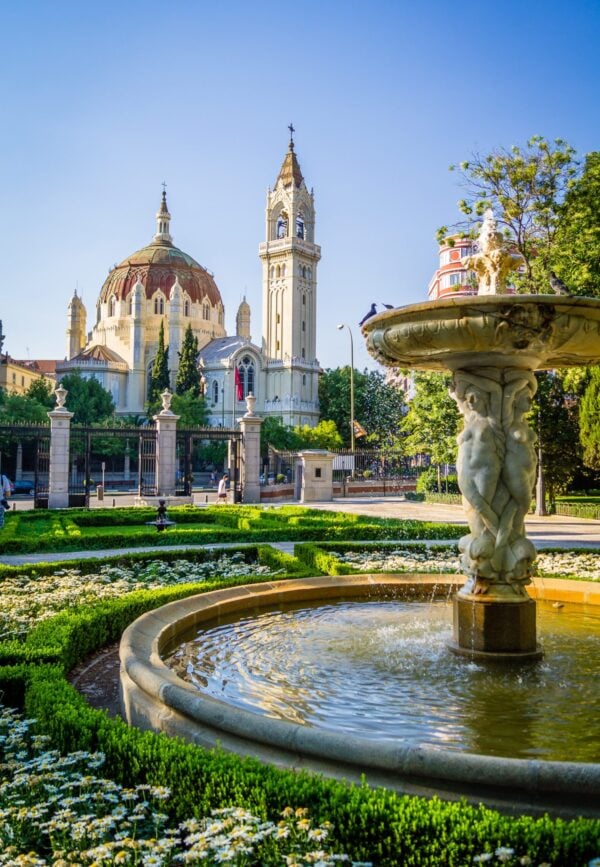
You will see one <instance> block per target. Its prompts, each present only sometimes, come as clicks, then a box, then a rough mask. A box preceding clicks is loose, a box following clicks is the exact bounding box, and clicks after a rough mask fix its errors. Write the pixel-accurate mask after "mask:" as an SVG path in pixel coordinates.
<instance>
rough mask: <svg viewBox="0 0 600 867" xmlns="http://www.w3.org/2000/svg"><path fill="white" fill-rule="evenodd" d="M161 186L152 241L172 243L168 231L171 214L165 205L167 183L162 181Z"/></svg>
mask: <svg viewBox="0 0 600 867" xmlns="http://www.w3.org/2000/svg"><path fill="white" fill-rule="evenodd" d="M162 188H163V191H162V198H161V202H160V207H159V209H158V211H157V212H156V234H155V236H154V241H155V242H158V243H162V244H172V243H173V238H172V237H171V235H170V232H169V224H170V222H171V215H170V213H169V209H168V207H167V185H166V183H165V182H164V181H163V183H162Z"/></svg>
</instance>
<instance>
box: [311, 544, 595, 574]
mask: <svg viewBox="0 0 600 867" xmlns="http://www.w3.org/2000/svg"><path fill="white" fill-rule="evenodd" d="M296 553H297V555H298V557H299V558H300V559H302V561H303V562H304V563H305V564H306V565H307V566H311V565H312V566H314V567H315V568H320V569H321V570H322V571H324V572H326V573H329V574H332V575H344V574H351V573H353V572H428V573H431V572H440V573H456V572H459V571H460V565H459V559H458V550H457V548H456V546H454V545H447V546H443V545H431V546H426V545H418V544H414V545H403V546H399V545H394V544H389V543H388V544H377V545H365V543H343V544H340V543H335V542H332V543H320V544H317V543H307V544H305V545H297V546H296ZM535 568H536V571H537V574H538V575H539V576H540V577H541V578H544V577H548V578H549V577H561V578H569V577H573V578H578V579H580V580H586V581H600V553H599V552H597V551H591V550H587V549H578V550H575V551H564V550H545V551H539V552H538V555H537V560H536V562H535Z"/></svg>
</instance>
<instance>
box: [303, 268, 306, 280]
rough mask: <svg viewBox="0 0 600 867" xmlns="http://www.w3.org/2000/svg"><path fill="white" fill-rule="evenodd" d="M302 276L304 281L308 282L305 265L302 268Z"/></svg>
mask: <svg viewBox="0 0 600 867" xmlns="http://www.w3.org/2000/svg"><path fill="white" fill-rule="evenodd" d="M302 276H303V277H304V279H305V280H306V265H303V266H302Z"/></svg>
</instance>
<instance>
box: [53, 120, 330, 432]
mask: <svg viewBox="0 0 600 867" xmlns="http://www.w3.org/2000/svg"><path fill="white" fill-rule="evenodd" d="M290 131H291V133H292V134H293V127H291V129H290ZM314 216H315V210H314V194H313V192H312V191H311V192H309V191H308V189H307V187H306V183H305V181H304V178H303V176H302V172H301V170H300V165H299V163H298V159H297V157H296V153H295V151H294V141H293V137H292V138H291V139H290V143H289V147H288V152H287V153H286V155H285V158H284V160H283V164H282V166H281V170H280V172H279V175H278V177H277V181H276V183H275V186H274V188H273V190H269V191H268V192H267V209H266V230H265V238H266V239H265V241H263V242H262V243H261V244H260V247H259V255H260V258H261V261H262V270H263V292H262V304H263V310H262V337H261V341H260V345H258V344H257V343H253V342H252V336H251V310H250V306H249V305H248V303H247V302H246V300H245V298H244V300H243V301H242V303H241V304H240V306H239V308H238V311H237V316H236V333H235V336H231V337H228V336H227V333H226V331H225V307H224V305H223V300H222V298H221V294H220V292H219V289H218V288H217V284H216V282H215V280H214V277H213V275H212V274H211V273H210V271H208V270H207V269H206V268H204V267H203V266H202V265H200V264H199V263H198V262H197V261H196V260H195V259H193V258H192V257H191V256H190V255H188V254H187V253H184V252H183V251H182V250H180V249H179V248H177V247H176V246H175V245H174V243H173V238H172V237H171V228H170V224H171V215H170V214H169V210H168V207H167V197H166V192H165V191H164V189H163V193H162V200H161V203H160V207H159V209H158V212H157V214H156V233H155V235H154V237H153V239H152V241H151V243H150V244H148V245H147V246H146V247H143V248H142V249H141V250H138V251H137V252H136V253H132V254H131V255H130V256H128V257H127V258H126V259H124V260H123V261H122V262H121V263H120V265H117V266H115V267H114V268H112V269H111V270H110V271H109V274H108V276H107V278H106V280H105V281H104V285H103V286H102V289H101V290H100V295H99V297H98V302H97V305H96V321H95V324H94V326H93V328H92V331H91V332H90V333H89V335H88V334H87V327H86V310H85V307H84V305H83V302H82V300H81V298H80V297H79V296H78V295H77V293H75V294H74V295H73V297H72V299H71V301H70V302H69V305H68V322H67V357H66V360H65V361H64V362H62V363H60V364H58V365H57V377H60V374H64V373H67V372H71V371H74V370H79V371H80V372H81V374H82V375H83V376H85V377H91V376H94V377H96V379H98V380H99V382H100V383H101V384H102V385H103V386H104V388H106V389H107V390H108V391H109V392H110V393H111V394H112V396H113V400H114V402H115V406H116V407H117V412H118V413H120V414H129V413H132V414H136V415H139V414H142V413H143V412H144V408H145V404H146V401H147V395H148V385H149V381H150V373H151V370H152V366H153V363H154V358H155V356H156V351H157V347H158V337H159V330H160V326H161V323H162V324H163V328H164V336H165V344H166V345H168V347H169V369H170V375H171V385H172V388H174V386H175V380H176V377H177V367H178V363H179V355H178V353H179V352H180V350H181V346H182V343H183V337H184V333H185V331H186V329H187V327H188V324H191V326H192V331H193V333H194V335H195V337H197V339H198V347H199V357H198V365H199V368H200V371H201V374H202V383H203V389H204V393H205V397H206V403H207V408H208V410H209V413H210V421H209V423H210V424H211V425H213V426H219V425H220V426H223V427H229V426H231V425H233V424H234V423H235V419H236V418H238V417H239V416H240V415H242V414H243V413H244V412H245V409H246V406H245V398H246V395H247V394H248V393H249V392H252V393H253V394H254V396H255V397H256V411H257V412H258V413H259V414H260V415H263V416H267V415H273V416H278V417H280V418H282V419H283V421H284V422H285V424H290V425H297V424H308V425H311V426H314V425H316V424H317V422H318V420H319V402H318V380H319V369H320V367H319V362H318V361H317V358H316V289H317V263H318V262H319V259H320V258H321V249H320V247H319V246H318V245H317V244H315V242H314V224H315V219H314Z"/></svg>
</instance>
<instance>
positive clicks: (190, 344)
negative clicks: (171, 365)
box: [175, 323, 200, 397]
mask: <svg viewBox="0 0 600 867" xmlns="http://www.w3.org/2000/svg"><path fill="white" fill-rule="evenodd" d="M197 358H198V338H197V337H195V336H194V333H193V331H192V325H191V323H189V324H188V327H187V328H186V331H185V334H184V336H183V343H182V346H181V352H180V353H179V369H178V370H177V380H176V382H175V392H176V393H177V394H187V393H188V392H190V393H191V394H192V395H193V396H194V397H199V396H200V371H199V370H198V365H197V363H196V360H197Z"/></svg>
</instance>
